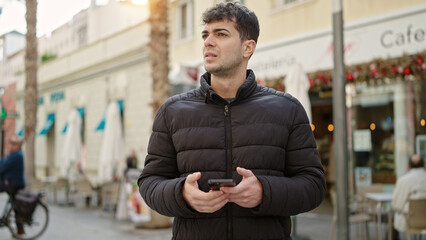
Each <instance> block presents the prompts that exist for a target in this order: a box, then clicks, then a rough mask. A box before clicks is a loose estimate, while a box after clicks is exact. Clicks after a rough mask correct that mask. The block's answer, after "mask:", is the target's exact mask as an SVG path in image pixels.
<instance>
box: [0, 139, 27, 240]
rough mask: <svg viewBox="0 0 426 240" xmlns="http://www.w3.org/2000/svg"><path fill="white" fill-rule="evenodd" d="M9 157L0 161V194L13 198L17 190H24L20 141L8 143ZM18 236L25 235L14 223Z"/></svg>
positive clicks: (22, 229)
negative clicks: (4, 193)
mask: <svg viewBox="0 0 426 240" xmlns="http://www.w3.org/2000/svg"><path fill="white" fill-rule="evenodd" d="M7 144H8V149H7V150H8V152H9V155H7V156H6V157H4V158H3V159H2V160H1V161H0V192H7V193H8V194H10V195H11V197H13V196H14V195H15V193H16V192H17V191H18V190H19V189H23V188H25V168H24V156H23V154H22V150H21V147H22V141H21V140H20V139H19V138H17V137H11V138H10V139H9V140H8V142H7ZM16 225H17V228H18V234H19V235H22V234H25V231H24V227H23V225H22V224H21V223H19V222H16Z"/></svg>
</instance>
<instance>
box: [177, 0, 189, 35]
mask: <svg viewBox="0 0 426 240" xmlns="http://www.w3.org/2000/svg"><path fill="white" fill-rule="evenodd" d="M176 22H177V32H178V38H179V39H187V38H189V37H192V35H193V31H192V25H193V9H192V1H185V2H182V3H181V4H179V5H178V7H177V21H176Z"/></svg>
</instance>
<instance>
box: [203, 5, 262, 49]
mask: <svg viewBox="0 0 426 240" xmlns="http://www.w3.org/2000/svg"><path fill="white" fill-rule="evenodd" d="M223 20H228V21H231V22H234V23H235V29H237V31H238V32H239V33H240V38H241V41H244V40H254V41H255V42H256V43H257V38H258V37H259V31H260V30H259V21H258V20H257V17H256V14H254V12H253V11H251V10H250V9H248V8H247V7H245V6H243V5H241V4H240V3H239V2H226V3H219V4H216V5H215V6H214V7H211V8H209V9H207V10H206V11H205V12H204V13H203V24H204V25H205V24H208V23H211V22H216V21H223Z"/></svg>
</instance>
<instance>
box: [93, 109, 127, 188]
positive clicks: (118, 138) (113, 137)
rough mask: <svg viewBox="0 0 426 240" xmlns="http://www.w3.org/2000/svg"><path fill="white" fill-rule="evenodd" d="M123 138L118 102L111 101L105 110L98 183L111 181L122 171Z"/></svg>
mask: <svg viewBox="0 0 426 240" xmlns="http://www.w3.org/2000/svg"><path fill="white" fill-rule="evenodd" d="M124 158H125V152H124V140H123V132H122V129H121V115H120V109H119V106H118V103H117V102H116V101H114V102H111V103H110V104H109V105H108V108H107V110H106V118H105V129H104V137H103V139H102V145H101V152H100V156H99V164H98V180H99V183H104V182H108V181H112V180H113V177H114V175H117V176H121V175H122V173H123V171H124Z"/></svg>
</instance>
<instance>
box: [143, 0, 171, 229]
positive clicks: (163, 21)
mask: <svg viewBox="0 0 426 240" xmlns="http://www.w3.org/2000/svg"><path fill="white" fill-rule="evenodd" d="M149 9H150V18H149V22H150V25H151V33H150V37H151V41H150V45H149V48H150V60H151V76H152V110H153V116H155V114H156V113H157V111H158V109H159V108H160V107H161V105H162V104H163V103H164V101H165V100H166V99H167V98H168V97H169V78H168V75H169V46H168V37H169V35H168V34H169V33H168V30H167V15H168V14H167V0H149ZM170 226H171V221H170V218H169V217H166V216H163V215H160V214H159V213H157V212H155V211H154V210H151V221H149V222H147V223H145V224H144V225H143V226H142V227H144V228H165V227H170Z"/></svg>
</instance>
